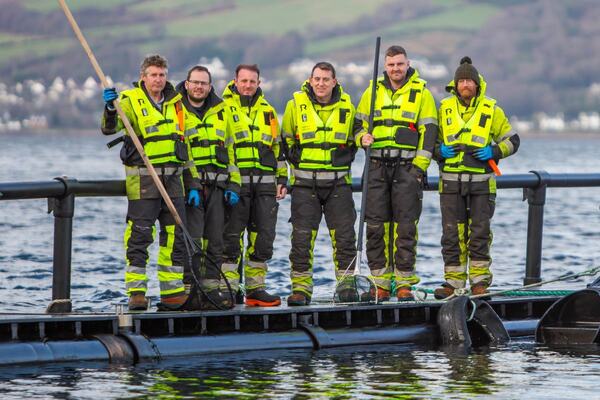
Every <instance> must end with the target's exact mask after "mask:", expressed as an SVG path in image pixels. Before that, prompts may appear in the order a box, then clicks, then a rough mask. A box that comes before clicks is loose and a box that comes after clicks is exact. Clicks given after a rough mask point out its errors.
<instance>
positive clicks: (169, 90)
mask: <svg viewBox="0 0 600 400" xmlns="http://www.w3.org/2000/svg"><path fill="white" fill-rule="evenodd" d="M132 85H133V87H136V88H140V89H142V90H143V91H144V94H145V95H146V97H148V98H150V95H149V94H148V90H147V89H146V85H144V81H142V80H141V79H140V80H139V81H137V82H133V83H132ZM162 93H163V96H164V98H165V100H164V101H165V102H168V101H169V100H171V99H173V97H175V96H177V94H178V92H177V91H176V90H175V88H174V87H173V84H172V83H171V82H169V81H167V84H166V85H165V88H164V89H163V91H162Z"/></svg>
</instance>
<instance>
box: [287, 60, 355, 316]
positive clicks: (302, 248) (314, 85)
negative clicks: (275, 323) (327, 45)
mask: <svg viewBox="0 0 600 400" xmlns="http://www.w3.org/2000/svg"><path fill="white" fill-rule="evenodd" d="M354 115H355V110H354V106H353V105H352V101H351V99H350V96H349V95H348V94H346V93H344V91H343V89H342V87H341V86H340V84H339V83H338V82H337V80H336V76H335V69H334V67H333V65H331V64H330V63H327V62H320V63H318V64H316V65H315V66H314V67H313V69H312V72H311V76H310V79H309V80H307V81H306V82H304V84H303V85H302V89H301V90H300V91H298V92H296V93H294V98H293V99H292V100H290V101H289V102H288V103H287V106H286V108H285V113H284V116H283V123H282V136H283V139H284V140H285V147H286V153H287V154H286V157H287V160H288V162H289V163H290V164H291V168H292V173H291V183H292V192H291V196H292V207H291V213H292V218H291V221H292V249H291V251H290V262H291V264H292V271H291V280H292V294H291V295H290V296H289V297H288V299H287V303H288V305H289V306H302V305H308V304H310V300H311V297H312V292H313V277H312V275H313V249H314V245H315V239H316V236H317V231H318V229H319V223H320V221H321V218H322V216H323V215H325V221H326V222H327V227H328V228H329V235H330V237H331V242H332V245H333V262H334V264H335V266H336V271H335V274H336V278H337V279H341V278H342V277H343V276H344V274H345V273H347V271H353V269H354V260H355V257H356V239H355V232H354V221H355V220H356V211H355V209H354V201H353V199H352V188H351V186H350V184H351V182H352V178H351V176H350V166H351V164H352V161H353V160H354V155H355V153H356V147H355V144H354V135H353V127H354Z"/></svg>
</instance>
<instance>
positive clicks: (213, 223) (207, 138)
mask: <svg viewBox="0 0 600 400" xmlns="http://www.w3.org/2000/svg"><path fill="white" fill-rule="evenodd" d="M177 90H178V91H179V92H180V93H181V95H182V101H183V104H184V106H185V108H186V110H187V111H188V112H187V114H186V121H185V136H186V139H187V140H188V142H189V144H190V153H191V157H190V160H189V161H188V165H189V167H190V168H191V169H194V170H195V171H197V173H198V178H194V177H192V176H186V177H184V178H185V179H184V181H185V188H186V190H187V192H188V198H187V205H186V214H187V219H188V227H189V231H190V234H191V235H192V237H193V238H194V240H195V241H196V242H197V243H198V245H199V246H200V247H201V248H202V251H203V257H202V256H200V255H197V256H196V257H195V258H194V260H193V263H194V267H196V266H199V272H200V277H199V278H200V282H199V283H200V285H201V289H202V291H203V294H204V295H205V296H206V297H208V298H207V299H204V300H206V302H204V304H206V305H207V307H210V306H211V305H212V306H215V305H216V306H217V307H229V306H231V304H230V298H231V296H230V295H229V293H226V292H225V293H224V292H223V291H222V290H221V289H223V288H224V286H225V285H224V282H222V280H221V263H222V261H223V246H224V243H223V231H224V226H225V212H226V210H225V209H226V208H227V207H235V206H236V204H237V203H238V201H239V194H240V186H241V178H240V172H239V169H238V168H237V166H236V165H235V154H234V149H233V143H234V139H233V135H234V131H233V129H234V128H233V126H232V124H231V120H232V118H231V115H230V111H229V108H228V107H227V105H226V104H225V102H224V101H223V99H221V98H220V97H219V96H217V94H216V93H215V90H214V88H213V86H212V77H211V74H210V71H209V70H208V69H207V68H206V67H204V66H202V65H196V66H194V67H192V68H191V69H190V70H189V71H188V74H187V78H186V80H185V81H183V82H180V83H179V84H178V85H177ZM198 187H199V190H196V188H198ZM187 267H188V266H187V265H186V271H185V272H186V273H185V277H184V280H185V283H186V284H193V283H195V282H194V281H193V276H192V274H191V273H192V270H191V268H187Z"/></svg>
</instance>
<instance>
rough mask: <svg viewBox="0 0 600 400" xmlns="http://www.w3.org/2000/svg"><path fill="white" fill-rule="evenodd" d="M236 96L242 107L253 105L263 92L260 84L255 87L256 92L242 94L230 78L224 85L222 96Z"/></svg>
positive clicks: (225, 97) (226, 97)
mask: <svg viewBox="0 0 600 400" xmlns="http://www.w3.org/2000/svg"><path fill="white" fill-rule="evenodd" d="M234 97H238V99H239V103H240V105H241V106H242V107H254V105H255V104H256V103H257V102H258V100H260V98H261V97H263V92H262V89H261V88H260V86H259V87H258V88H257V89H256V93H254V95H253V96H244V95H242V94H240V92H239V91H238V89H237V86H235V81H234V80H233V79H232V80H231V81H230V82H229V83H228V84H227V86H225V90H223V98H224V99H228V98H234Z"/></svg>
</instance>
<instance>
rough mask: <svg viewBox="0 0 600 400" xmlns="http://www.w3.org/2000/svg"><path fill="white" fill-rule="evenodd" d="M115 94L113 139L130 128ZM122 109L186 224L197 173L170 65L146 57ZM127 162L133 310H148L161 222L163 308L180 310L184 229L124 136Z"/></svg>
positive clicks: (106, 119) (109, 119)
mask: <svg viewBox="0 0 600 400" xmlns="http://www.w3.org/2000/svg"><path fill="white" fill-rule="evenodd" d="M116 99H117V93H116V91H115V89H105V91H104V100H105V102H106V106H105V109H104V116H103V120H102V133H104V134H105V135H112V134H114V133H117V132H119V131H120V130H122V129H124V125H123V121H121V120H120V118H119V117H118V115H117V113H116V111H115V108H114V106H113V101H114V100H116ZM119 104H120V106H121V108H122V109H123V111H124V113H125V115H126V116H127V119H128V120H129V122H130V123H131V126H132V127H133V130H134V131H135V133H136V135H137V136H138V137H139V139H140V141H141V142H142V144H143V146H144V152H145V153H146V155H147V156H148V158H149V159H150V162H151V163H152V165H153V166H154V169H155V171H156V172H157V173H158V175H159V177H160V178H161V181H162V182H163V184H164V186H165V188H166V190H167V192H168V194H169V197H170V198H171V200H172V201H173V204H174V206H175V208H176V210H177V212H178V213H179V215H180V217H181V218H182V220H183V221H185V208H184V205H185V201H184V190H183V181H182V173H183V174H195V171H190V170H189V169H184V168H185V165H184V163H185V162H186V161H187V159H188V157H189V148H188V145H187V142H186V141H185V139H184V135H183V127H182V126H180V122H179V120H181V119H183V115H182V113H184V112H185V110H183V107H182V105H181V95H179V94H178V93H177V92H176V91H175V89H174V88H173V85H171V83H169V82H167V60H165V59H164V58H163V57H161V56H159V55H153V56H149V57H146V58H145V59H144V61H143V62H142V65H141V70H140V80H139V82H137V83H136V84H135V85H134V87H133V88H132V89H129V90H126V91H124V92H122V93H121V96H120V100H119ZM123 141H124V144H123V147H122V149H121V160H122V161H123V164H125V173H126V188H127V199H128V207H127V229H126V230H125V238H124V241H125V250H126V255H125V257H126V261H127V267H126V270H125V286H126V288H127V293H128V295H129V309H130V310H145V309H147V307H148V301H147V299H146V291H147V280H148V278H147V276H146V264H147V262H148V247H149V246H150V245H151V244H152V242H153V241H154V237H155V234H156V228H155V223H156V220H157V219H158V221H159V222H160V234H159V243H160V251H159V256H158V280H159V285H160V297H161V303H162V306H163V307H164V308H168V309H178V308H179V307H181V306H182V305H183V304H184V303H185V301H186V300H187V295H186V294H185V288H184V285H183V265H184V260H185V259H187V253H186V249H185V244H184V242H183V235H182V232H181V228H180V227H178V226H175V220H174V218H173V216H172V215H171V214H170V213H169V211H168V209H167V207H166V205H165V202H164V201H163V199H162V198H161V196H160V193H159V191H158V188H157V187H156V185H155V184H154V182H153V181H152V178H151V177H150V174H149V171H148V170H147V169H146V167H145V166H144V163H143V161H142V159H141V156H140V154H139V153H138V152H137V150H136V149H135V147H134V145H133V141H132V140H131V138H130V137H129V136H123Z"/></svg>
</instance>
